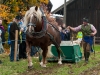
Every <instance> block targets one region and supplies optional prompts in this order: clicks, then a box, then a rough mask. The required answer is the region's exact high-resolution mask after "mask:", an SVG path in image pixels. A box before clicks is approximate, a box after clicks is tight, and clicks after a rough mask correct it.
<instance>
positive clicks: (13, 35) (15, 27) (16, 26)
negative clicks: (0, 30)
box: [9, 16, 20, 61]
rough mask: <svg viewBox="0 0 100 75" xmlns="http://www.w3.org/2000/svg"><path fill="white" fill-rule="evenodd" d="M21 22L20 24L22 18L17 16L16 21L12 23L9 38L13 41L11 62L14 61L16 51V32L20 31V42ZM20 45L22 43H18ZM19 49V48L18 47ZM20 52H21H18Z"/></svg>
mask: <svg viewBox="0 0 100 75" xmlns="http://www.w3.org/2000/svg"><path fill="white" fill-rule="evenodd" d="M19 22H20V17H19V16H16V17H15V21H14V22H12V24H11V25H10V30H9V36H10V40H11V52H10V61H14V50H15V34H16V33H15V31H16V30H18V40H20V35H19V32H20V27H19V25H18V24H19ZM19 43H20V41H18V44H19ZM18 48H19V47H18ZM18 52H19V51H18ZM18 52H17V57H16V58H17V60H19V58H18Z"/></svg>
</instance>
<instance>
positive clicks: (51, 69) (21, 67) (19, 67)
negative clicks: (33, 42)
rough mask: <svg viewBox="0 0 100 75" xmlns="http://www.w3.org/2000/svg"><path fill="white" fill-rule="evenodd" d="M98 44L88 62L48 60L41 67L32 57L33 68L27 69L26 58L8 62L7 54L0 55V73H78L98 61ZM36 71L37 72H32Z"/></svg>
mask: <svg viewBox="0 0 100 75" xmlns="http://www.w3.org/2000/svg"><path fill="white" fill-rule="evenodd" d="M99 50H100V46H99V45H96V46H95V51H96V55H95V57H94V54H93V53H92V54H91V56H90V62H89V64H87V65H86V64H85V63H84V59H82V61H80V62H78V63H63V65H58V64H57V63H53V62H48V64H47V68H41V67H40V65H39V59H37V58H34V57H32V59H33V64H34V69H33V70H31V71H29V70H28V68H27V64H28V63H27V60H25V59H22V60H20V61H18V62H10V61H9V56H8V55H0V60H2V61H3V63H2V64H0V75H79V74H81V73H82V72H83V71H86V70H88V69H91V68H93V67H95V66H96V65H98V64H99V63H100V54H99V53H100V51H99ZM34 73H37V74H34Z"/></svg>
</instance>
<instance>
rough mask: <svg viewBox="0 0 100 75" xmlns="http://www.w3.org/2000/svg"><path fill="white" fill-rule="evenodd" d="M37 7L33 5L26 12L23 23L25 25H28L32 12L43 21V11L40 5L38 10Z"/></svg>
mask: <svg viewBox="0 0 100 75" xmlns="http://www.w3.org/2000/svg"><path fill="white" fill-rule="evenodd" d="M35 8H36V6H33V7H31V8H30V9H29V10H28V11H27V12H26V14H25V16H24V23H23V25H25V26H27V25H28V22H29V19H30V16H31V15H32V14H34V13H35V14H34V15H36V16H37V18H38V19H39V22H41V16H42V13H41V11H40V9H39V7H38V9H37V10H35Z"/></svg>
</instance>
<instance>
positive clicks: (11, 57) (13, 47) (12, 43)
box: [10, 40, 19, 61]
mask: <svg viewBox="0 0 100 75" xmlns="http://www.w3.org/2000/svg"><path fill="white" fill-rule="evenodd" d="M14 51H15V41H12V40H11V51H10V61H14ZM16 59H17V61H18V60H19V59H18V53H17V57H16Z"/></svg>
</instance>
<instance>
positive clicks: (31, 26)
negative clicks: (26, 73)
mask: <svg viewBox="0 0 100 75" xmlns="http://www.w3.org/2000/svg"><path fill="white" fill-rule="evenodd" d="M46 22H47V21H46ZM24 25H25V26H27V31H26V52H27V58H28V67H29V68H30V67H32V66H33V63H32V59H31V56H30V52H31V46H39V47H40V48H41V49H42V50H43V52H42V60H43V61H41V63H40V65H41V66H42V67H46V62H45V61H46V56H47V52H48V46H50V45H51V44H55V45H56V48H57V52H58V64H62V59H61V52H60V43H61V37H60V33H59V31H58V27H57V26H56V25H52V24H50V23H49V22H47V25H46V26H44V25H43V21H42V13H41V11H40V9H39V7H37V6H33V7H31V8H30V9H29V10H28V11H27V12H26V14H25V17H24Z"/></svg>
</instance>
